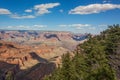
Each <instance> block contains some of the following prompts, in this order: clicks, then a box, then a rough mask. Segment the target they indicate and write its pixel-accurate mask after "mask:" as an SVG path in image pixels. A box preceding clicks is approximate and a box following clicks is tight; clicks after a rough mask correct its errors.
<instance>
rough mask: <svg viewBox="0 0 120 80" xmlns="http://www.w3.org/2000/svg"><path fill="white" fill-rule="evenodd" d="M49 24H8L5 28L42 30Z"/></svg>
mask: <svg viewBox="0 0 120 80" xmlns="http://www.w3.org/2000/svg"><path fill="white" fill-rule="evenodd" d="M46 27H47V25H32V26H26V25H18V26H7V27H4V29H9V30H13V29H14V30H40V29H42V28H46Z"/></svg>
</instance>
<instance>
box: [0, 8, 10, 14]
mask: <svg viewBox="0 0 120 80" xmlns="http://www.w3.org/2000/svg"><path fill="white" fill-rule="evenodd" d="M1 14H11V12H10V11H9V10H8V9H4V8H0V15H1Z"/></svg>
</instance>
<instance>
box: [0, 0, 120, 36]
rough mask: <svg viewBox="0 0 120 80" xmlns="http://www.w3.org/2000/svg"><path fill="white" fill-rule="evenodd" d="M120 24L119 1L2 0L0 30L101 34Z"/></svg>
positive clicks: (0, 4)
mask: <svg viewBox="0 0 120 80" xmlns="http://www.w3.org/2000/svg"><path fill="white" fill-rule="evenodd" d="M112 24H120V0H0V29H5V30H53V31H71V32H78V33H93V34H98V33H99V32H100V31H103V30H104V29H106V28H107V25H112Z"/></svg>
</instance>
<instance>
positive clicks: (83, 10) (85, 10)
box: [69, 4, 120, 14]
mask: <svg viewBox="0 0 120 80" xmlns="http://www.w3.org/2000/svg"><path fill="white" fill-rule="evenodd" d="M112 9H120V5H117V4H90V5H87V6H78V7H76V8H74V9H71V10H70V11H69V14H93V13H100V12H105V11H107V10H112Z"/></svg>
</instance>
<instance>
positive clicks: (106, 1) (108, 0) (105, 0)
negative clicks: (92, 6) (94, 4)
mask: <svg viewBox="0 0 120 80" xmlns="http://www.w3.org/2000/svg"><path fill="white" fill-rule="evenodd" d="M110 2H111V1H110V0H103V3H110Z"/></svg>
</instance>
